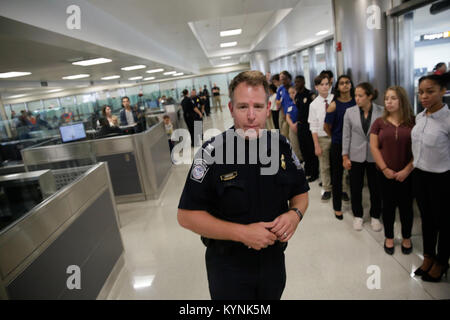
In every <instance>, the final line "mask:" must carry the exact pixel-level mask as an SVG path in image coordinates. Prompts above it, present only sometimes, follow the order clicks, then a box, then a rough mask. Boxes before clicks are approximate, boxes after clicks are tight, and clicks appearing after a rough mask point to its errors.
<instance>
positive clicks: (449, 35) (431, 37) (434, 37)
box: [420, 31, 450, 41]
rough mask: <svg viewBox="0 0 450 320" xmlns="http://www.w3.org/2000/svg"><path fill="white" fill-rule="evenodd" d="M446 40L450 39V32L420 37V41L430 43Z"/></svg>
mask: <svg viewBox="0 0 450 320" xmlns="http://www.w3.org/2000/svg"><path fill="white" fill-rule="evenodd" d="M445 38H450V31H445V32H439V33H431V34H424V35H421V36H420V41H430V40H438V39H445Z"/></svg>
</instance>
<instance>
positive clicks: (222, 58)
mask: <svg viewBox="0 0 450 320" xmlns="http://www.w3.org/2000/svg"><path fill="white" fill-rule="evenodd" d="M220 59H221V60H230V59H231V57H230V56H228V57H221V58H220Z"/></svg>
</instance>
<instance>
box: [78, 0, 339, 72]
mask: <svg viewBox="0 0 450 320" xmlns="http://www.w3.org/2000/svg"><path fill="white" fill-rule="evenodd" d="M87 1H88V2H89V3H90V4H92V5H94V6H96V7H98V8H100V9H101V10H103V11H105V12H107V13H108V14H110V15H112V16H113V17H114V18H116V19H118V20H121V21H123V22H126V23H127V24H128V25H130V26H131V27H132V28H133V29H135V30H136V31H138V32H141V33H145V34H146V35H147V36H148V37H151V38H152V39H153V40H155V41H156V42H158V43H161V44H164V46H165V47H166V48H169V49H170V50H171V51H174V52H181V53H183V56H184V58H185V63H186V64H188V65H194V66H197V67H198V68H199V69H200V70H201V69H204V68H211V67H213V66H217V65H221V64H224V63H227V64H229V63H238V62H239V61H241V62H242V58H241V56H242V54H245V53H248V52H250V51H251V49H253V47H254V46H256V44H257V43H259V41H261V40H262V39H263V38H264V37H265V35H266V34H267V33H268V32H269V31H271V30H272V29H273V27H274V26H275V25H276V24H278V23H279V22H280V21H281V20H282V18H284V17H285V16H286V14H287V13H289V12H290V11H291V10H292V8H294V7H295V6H297V5H298V3H299V1H300V0H276V1H275V0H226V1H221V0H210V1H205V0H182V1H180V0H128V1H123V0H87ZM330 1H331V0H330ZM133 8H138V9H136V10H134V9H133ZM280 16H281V17H280ZM236 28H242V29H243V32H242V34H241V35H239V36H231V37H225V38H221V37H220V35H219V32H220V31H223V30H230V29H236ZM222 40H223V41H224V42H229V41H237V42H238V46H237V47H234V48H220V47H219V44H220V42H221V41H222ZM255 41H256V42H255ZM224 55H232V56H233V59H232V60H231V61H226V62H224V61H221V60H220V59H214V58H217V57H220V56H224Z"/></svg>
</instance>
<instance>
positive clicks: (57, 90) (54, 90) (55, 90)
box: [47, 89, 64, 93]
mask: <svg viewBox="0 0 450 320" xmlns="http://www.w3.org/2000/svg"><path fill="white" fill-rule="evenodd" d="M63 90H64V89H53V90H48V91H47V93H52V92H59V91H63Z"/></svg>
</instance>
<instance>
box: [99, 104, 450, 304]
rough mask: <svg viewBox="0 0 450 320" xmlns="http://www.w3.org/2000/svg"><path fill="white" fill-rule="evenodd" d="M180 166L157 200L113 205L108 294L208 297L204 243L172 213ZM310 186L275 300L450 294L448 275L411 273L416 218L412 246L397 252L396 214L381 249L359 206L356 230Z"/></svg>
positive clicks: (224, 122) (219, 117)
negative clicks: (116, 264) (118, 248)
mask: <svg viewBox="0 0 450 320" xmlns="http://www.w3.org/2000/svg"><path fill="white" fill-rule="evenodd" d="M231 125H232V118H231V116H230V115H229V112H228V110H227V109H224V113H223V114H220V113H219V114H212V118H210V119H208V120H207V121H206V122H205V129H207V128H213V127H214V128H218V129H219V130H221V131H222V130H224V129H225V128H228V127H230V126H231ZM206 138H207V137H206ZM188 170H189V166H188V165H180V166H174V167H173V168H172V172H171V176H170V178H169V181H168V183H167V185H166V187H165V189H164V191H163V193H162V195H161V198H160V199H159V200H155V201H145V202H136V203H130V204H121V205H118V209H119V214H120V218H121V223H122V228H121V233H122V238H123V242H124V246H125V255H124V260H125V266H124V268H123V269H122V270H121V272H120V273H119V276H118V278H117V280H116V282H115V283H114V286H113V287H112V289H111V291H110V292H109V293H108V295H107V297H108V299H176V300H178V299H194V300H197V299H198V300H202V299H210V296H209V291H208V284H207V278H206V269H205V262H204V252H205V247H204V246H203V244H202V243H201V242H200V238H199V236H198V235H196V234H194V233H192V232H190V231H188V230H185V229H183V228H181V227H180V226H179V225H178V223H177V218H176V217H177V205H178V201H179V197H180V194H181V191H182V189H183V186H184V182H185V179H186V176H187V173H188ZM310 187H311V191H310V193H309V196H310V206H309V208H308V211H307V213H306V215H305V219H304V220H303V221H302V223H301V225H300V226H299V228H298V229H297V232H296V234H295V236H294V237H293V238H292V240H291V241H290V242H289V247H288V249H287V250H286V268H287V284H286V289H285V291H284V294H283V297H282V299H289V300H297V299H352V300H354V299H449V298H450V281H449V280H448V279H444V281H442V282H441V283H437V284H434V283H425V282H422V281H421V280H420V278H417V277H412V276H411V272H412V271H413V270H415V268H417V267H418V266H420V264H421V260H422V259H421V258H422V257H421V252H422V238H421V235H420V218H418V217H417V216H416V217H415V222H414V228H413V238H412V239H413V244H414V251H413V253H412V254H411V255H408V256H405V255H403V254H402V253H401V250H400V241H401V237H400V228H399V222H398V220H397V222H396V226H395V234H396V237H397V238H396V248H395V249H396V251H395V254H394V255H393V256H389V255H387V254H386V253H385V252H384V250H383V240H384V235H383V232H373V231H372V230H371V229H370V224H369V223H368V222H367V220H368V217H367V208H365V209H366V210H365V211H366V216H365V220H366V223H365V225H364V229H363V230H362V231H360V232H357V231H354V230H353V227H352V219H353V217H352V214H351V210H350V205H349V204H344V208H343V209H344V220H343V221H338V220H336V219H335V218H334V214H333V211H332V207H331V202H330V201H329V202H328V203H322V202H321V200H320V188H319V186H318V184H317V182H315V183H313V184H311V186H310ZM366 193H367V192H365V193H364V196H365V203H366V204H367V202H368V199H367V195H366ZM370 266H377V267H378V268H379V269H378V270H379V274H380V288H379V289H377V288H375V289H368V285H367V283H368V282H369V283H374V282H373V281H370V279H369V278H371V279H373V277H374V276H373V275H372V272H373V271H370V270H369V272H370V273H368V268H369V267H370ZM369 269H370V268H369ZM368 280H369V281H368Z"/></svg>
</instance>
